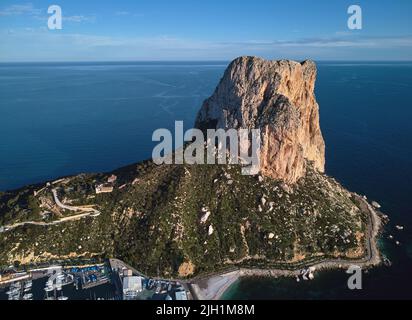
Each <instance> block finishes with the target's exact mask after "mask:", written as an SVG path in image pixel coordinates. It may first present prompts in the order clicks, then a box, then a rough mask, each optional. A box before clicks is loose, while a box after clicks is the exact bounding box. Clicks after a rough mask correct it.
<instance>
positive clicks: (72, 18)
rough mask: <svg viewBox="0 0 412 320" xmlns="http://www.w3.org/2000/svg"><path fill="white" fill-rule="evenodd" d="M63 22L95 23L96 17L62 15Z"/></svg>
mask: <svg viewBox="0 0 412 320" xmlns="http://www.w3.org/2000/svg"><path fill="white" fill-rule="evenodd" d="M63 21H68V22H77V23H81V22H95V21H96V17H95V16H84V15H73V16H65V15H64V14H63Z"/></svg>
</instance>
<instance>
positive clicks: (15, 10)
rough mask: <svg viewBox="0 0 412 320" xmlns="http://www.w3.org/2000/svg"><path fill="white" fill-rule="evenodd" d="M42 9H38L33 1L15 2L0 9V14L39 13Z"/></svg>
mask: <svg viewBox="0 0 412 320" xmlns="http://www.w3.org/2000/svg"><path fill="white" fill-rule="evenodd" d="M41 11H42V10H41V9H37V8H35V7H34V6H33V4H31V3H26V4H15V5H11V6H9V7H5V8H3V9H1V10H0V16H17V15H33V16H34V15H39V14H41Z"/></svg>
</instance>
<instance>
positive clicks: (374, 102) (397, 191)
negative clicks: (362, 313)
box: [0, 62, 412, 298]
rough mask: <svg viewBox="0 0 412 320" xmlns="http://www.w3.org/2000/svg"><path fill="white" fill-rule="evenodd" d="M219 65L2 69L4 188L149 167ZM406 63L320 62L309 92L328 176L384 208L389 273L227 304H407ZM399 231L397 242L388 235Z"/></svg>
mask: <svg viewBox="0 0 412 320" xmlns="http://www.w3.org/2000/svg"><path fill="white" fill-rule="evenodd" d="M226 65H227V63H226V62H221V63H220V62H213V63H212V62H198V63H193V62H179V63H170V62H169V63H168V62H157V63H64V64H0V137H1V142H0V190H8V189H14V188H18V187H21V186H23V185H25V184H28V183H36V182H42V181H45V180H47V179H52V178H56V177H59V176H63V175H69V174H76V173H80V172H99V171H108V170H111V169H114V168H117V167H119V166H122V165H126V164H129V163H133V162H136V161H139V160H143V159H146V158H149V157H150V155H151V151H152V147H153V143H152V141H151V135H152V132H153V130H155V129H158V128H162V127H164V128H170V129H171V128H173V126H174V121H175V120H183V121H184V122H185V126H186V127H187V128H189V127H191V126H192V125H193V122H194V119H195V116H196V112H197V110H198V109H199V107H200V105H201V103H202V101H203V100H204V99H205V98H206V97H208V96H209V95H210V94H211V93H212V92H213V90H214V88H215V86H216V85H217V83H218V81H219V79H220V77H221V75H222V74H223V71H224V69H225V67H226ZM411 89H412V63H389V62H385V63H379V62H375V63H353V62H350V63H342V62H339V63H338V62H320V63H319V64H318V79H317V85H316V94H317V99H318V102H319V104H320V112H321V127H322V131H323V134H324V137H325V141H326V146H327V149H326V158H327V159H326V163H327V172H328V173H329V174H330V175H332V176H334V177H336V178H337V179H338V180H339V181H340V182H341V183H343V184H344V185H345V186H346V187H347V188H348V189H350V190H352V191H356V192H359V193H362V194H366V195H368V197H369V198H371V199H376V200H377V201H378V202H380V203H381V204H382V206H383V210H384V211H385V213H387V214H388V215H389V216H390V217H391V219H392V222H391V224H389V226H388V227H387V230H388V232H389V233H391V234H394V235H395V237H396V239H398V240H399V241H400V242H401V246H400V247H397V246H395V245H394V243H393V242H386V243H385V251H386V252H387V254H388V256H389V257H390V258H391V259H392V260H393V261H394V265H393V266H392V268H390V269H377V270H374V271H371V272H370V273H369V274H368V275H366V276H365V289H364V290H362V292H355V293H354V292H348V290H347V289H346V285H345V284H346V280H345V279H346V275H345V274H343V275H342V274H341V273H340V272H337V271H331V272H327V273H322V274H321V275H319V276H318V277H317V278H316V280H315V281H314V282H310V283H302V282H301V283H299V284H297V283H295V280H294V279H281V280H268V279H249V280H243V281H241V282H239V283H238V284H236V285H235V286H234V287H232V288H231V289H230V291H229V292H228V293H227V294H226V296H225V297H226V298H251V297H252V298H253V297H255V298H296V297H298V298H333V297H335V298H347V297H354V298H368V297H378V298H381V297H409V298H411V297H412V294H411V289H410V288H412V286H411V285H412V280H411V277H410V274H409V273H410V271H411V270H412V257H411V256H412V254H411V252H412V233H411V231H410V230H412V216H411V210H410V205H409V204H410V195H411V194H412V187H411V184H410V181H412V157H411V156H412V152H411V147H412V126H411V124H410V119H411V118H412V108H411V101H412V90H411ZM396 224H403V225H405V226H406V229H405V230H404V231H403V232H396V231H394V225H396Z"/></svg>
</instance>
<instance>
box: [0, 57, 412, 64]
mask: <svg viewBox="0 0 412 320" xmlns="http://www.w3.org/2000/svg"><path fill="white" fill-rule="evenodd" d="M239 57H241V56H239ZM235 59H237V57H236V58H234V59H212V60H207V59H196V60H191V59H187V60H185V59H179V60H163V59H159V60H144V59H142V60H55V61H53V60H51V61H50V60H34V61H33V60H32V61H29V60H27V61H25V60H22V61H1V60H0V64H13V63H15V64H19V63H21V64H29V63H33V64H36V63H38V64H40V63H160V62H167V63H171V62H172V63H179V62H225V63H226V62H231V61H233V60H235ZM263 59H265V60H273V61H276V60H293V61H305V60H313V61H315V62H412V59H398V60H393V59H392V60H390V59H388V60H383V59H371V60H368V59H360V60H356V59H309V58H308V59H293V58H292V59H286V58H279V59H266V58H263Z"/></svg>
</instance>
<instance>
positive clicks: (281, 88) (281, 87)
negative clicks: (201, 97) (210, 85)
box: [195, 57, 325, 184]
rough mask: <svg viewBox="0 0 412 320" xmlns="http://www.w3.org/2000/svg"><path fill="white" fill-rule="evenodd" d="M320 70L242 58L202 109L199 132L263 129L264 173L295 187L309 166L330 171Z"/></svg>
mask: <svg viewBox="0 0 412 320" xmlns="http://www.w3.org/2000/svg"><path fill="white" fill-rule="evenodd" d="M315 80H316V65H315V63H314V62H313V61H304V62H302V63H299V62H295V61H289V60H279V61H268V60H264V59H261V58H256V57H240V58H237V59H236V60H234V61H233V62H232V63H231V64H230V65H229V67H228V68H227V69H226V71H225V73H224V76H223V78H222V79H221V81H220V83H219V85H218V86H217V88H216V90H215V92H214V93H213V95H212V96H211V97H210V98H208V99H207V100H206V101H205V102H204V104H203V106H202V108H201V109H200V111H199V113H198V115H197V119H196V124H195V126H196V127H197V128H199V129H202V130H205V129H220V128H221V129H230V128H234V129H238V128H248V129H261V142H262V147H261V150H260V160H261V173H262V174H263V175H265V176H268V177H272V178H274V179H279V180H283V181H285V182H287V183H290V184H293V183H295V182H296V181H297V180H299V178H301V177H303V176H304V175H305V172H306V166H307V162H308V161H310V162H312V163H313V166H314V168H315V169H316V170H318V171H320V172H323V171H324V168H325V143H324V140H323V137H322V133H321V130H320V126H319V105H318V103H317V102H316V98H315V94H314V88H315Z"/></svg>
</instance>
